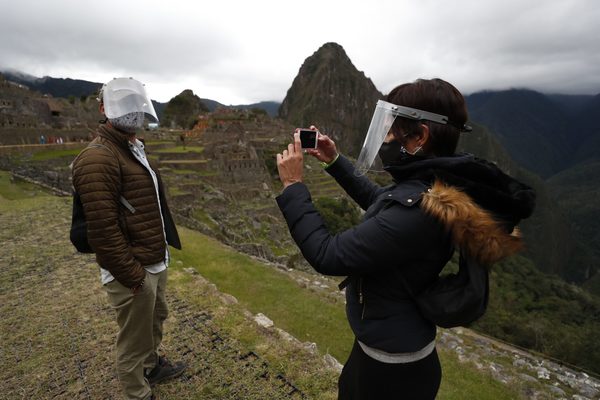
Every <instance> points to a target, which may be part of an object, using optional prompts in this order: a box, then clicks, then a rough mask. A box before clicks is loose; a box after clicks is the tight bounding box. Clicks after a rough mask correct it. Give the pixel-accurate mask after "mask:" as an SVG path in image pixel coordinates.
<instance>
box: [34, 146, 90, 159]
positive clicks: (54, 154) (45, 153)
mask: <svg viewBox="0 0 600 400" xmlns="http://www.w3.org/2000/svg"><path fill="white" fill-rule="evenodd" d="M81 150H82V149H66V150H64V149H61V150H58V149H57V150H42V151H40V152H38V153H35V154H34V155H33V156H32V157H31V160H32V161H48V160H53V159H56V158H62V157H73V158H75V157H76V156H77V154H79V153H80V152H81Z"/></svg>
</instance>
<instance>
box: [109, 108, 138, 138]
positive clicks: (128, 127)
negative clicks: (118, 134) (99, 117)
mask: <svg viewBox="0 0 600 400" xmlns="http://www.w3.org/2000/svg"><path fill="white" fill-rule="evenodd" d="M108 121H109V122H110V124H111V125H112V126H114V127H115V128H116V129H118V130H120V131H124V132H129V133H135V131H136V130H138V129H141V128H142V127H143V126H144V113H143V112H132V113H129V114H125V115H123V116H121V117H117V118H109V119H108Z"/></svg>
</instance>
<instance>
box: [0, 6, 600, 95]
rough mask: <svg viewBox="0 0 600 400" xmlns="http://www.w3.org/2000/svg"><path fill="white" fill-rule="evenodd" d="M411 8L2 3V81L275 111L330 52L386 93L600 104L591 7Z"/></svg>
mask: <svg viewBox="0 0 600 400" xmlns="http://www.w3.org/2000/svg"><path fill="white" fill-rule="evenodd" d="M163 3H164V4H163ZM251 3H252V4H251ZM411 3H412V2H397V1H391V0H380V1H374V2H370V3H368V4H367V3H365V2H361V1H358V0H346V1H331V2H322V1H317V0H306V1H304V2H303V3H302V6H303V7H298V4H297V3H289V4H288V3H287V2H285V3H283V2H280V1H279V2H278V1H274V0H264V1H261V2H243V1H235V0H230V1H229V2H221V3H218V4H217V3H216V2H215V4H210V3H206V2H193V3H191V2H186V1H183V0H172V1H170V2H168V4H166V3H165V2H142V1H128V2H117V1H116V0H105V1H104V2H83V1H75V0H60V1H59V0H57V1H53V2H44V1H34V0H21V1H19V2H14V1H9V0H0V9H1V10H2V12H1V13H0V68H14V69H18V70H21V71H23V72H27V73H31V74H34V75H51V76H56V77H67V76H68V77H72V78H79V79H89V80H96V81H105V80H108V79H110V78H112V77H113V76H123V75H125V76H136V77H139V78H140V79H142V80H144V81H146V82H148V83H149V88H150V91H151V93H156V97H157V98H159V100H161V101H166V100H168V99H169V98H170V97H172V96H174V95H176V94H177V93H179V92H180V91H181V90H183V89H185V88H191V89H193V90H194V91H195V92H197V93H198V94H199V95H200V96H202V97H211V98H214V99H216V100H219V101H221V102H225V103H239V102H253V101H260V100H282V99H283V97H284V96H285V93H286V91H287V89H288V88H289V86H290V85H291V83H292V80H293V78H294V76H295V74H296V73H297V72H298V68H299V67H300V65H301V63H302V61H303V60H304V59H305V58H306V57H308V56H309V55H311V54H312V53H313V52H314V51H315V50H316V49H317V48H318V47H319V46H320V45H322V44H323V43H325V42H327V41H336V42H338V43H340V44H341V45H342V46H344V48H345V49H346V51H347V52H348V55H349V56H350V58H351V59H352V61H353V62H354V63H355V65H356V66H357V68H359V69H361V70H363V71H364V72H365V74H366V75H367V76H369V77H371V78H372V79H373V81H374V83H375V84H376V85H377V87H378V88H379V89H380V90H381V91H383V92H387V91H389V90H390V89H391V88H393V87H394V86H395V85H397V84H399V83H401V82H405V81H410V80H414V79H416V78H418V77H431V76H439V77H442V78H445V79H448V80H449V81H451V82H453V83H454V84H455V85H456V86H457V87H459V89H461V90H463V91H465V92H473V91H477V90H482V89H504V88H510V87H528V88H532V89H535V90H539V91H543V92H561V93H582V94H583V93H585V94H596V93H599V92H600V69H599V68H598V67H597V66H598V65H599V61H600V47H599V45H598V44H597V43H596V42H597V38H598V37H599V36H600V35H599V33H600V24H598V23H597V21H600V3H598V2H597V1H594V0H562V1H560V2H548V1H543V0H533V1H528V2H523V1H517V0H503V1H500V0H497V1H485V2H484V1H475V0H462V1H456V2H442V1H433V0H423V1H420V2H419V3H418V4H417V3H414V4H411Z"/></svg>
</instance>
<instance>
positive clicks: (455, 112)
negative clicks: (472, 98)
mask: <svg viewBox="0 0 600 400" xmlns="http://www.w3.org/2000/svg"><path fill="white" fill-rule="evenodd" d="M386 101H388V102H390V103H393V104H396V105H399V106H404V107H412V108H417V109H419V110H423V111H429V112H432V113H436V114H441V115H445V116H447V117H448V122H449V123H448V124H446V125H444V124H439V123H435V122H429V121H414V120H411V119H408V118H396V120H395V121H394V125H392V133H393V134H394V136H396V139H397V140H398V141H400V143H404V141H405V137H410V136H418V135H419V134H420V132H421V124H427V126H428V127H429V136H430V137H429V141H428V143H427V146H426V148H424V150H425V151H426V152H427V153H432V154H434V155H435V156H438V157H441V156H451V155H453V154H454V152H455V151H456V146H457V144H458V139H459V136H460V131H461V127H463V126H464V125H465V123H466V122H467V118H468V116H467V107H466V104H465V99H464V97H463V96H462V94H461V93H460V92H459V91H458V89H456V88H455V87H454V86H452V85H451V84H450V83H448V82H446V81H444V80H442V79H437V78H436V79H418V80H416V81H415V82H413V83H405V84H403V85H400V86H397V87H396V88H394V89H393V90H392V91H391V92H390V93H389V94H388V95H387V98H386Z"/></svg>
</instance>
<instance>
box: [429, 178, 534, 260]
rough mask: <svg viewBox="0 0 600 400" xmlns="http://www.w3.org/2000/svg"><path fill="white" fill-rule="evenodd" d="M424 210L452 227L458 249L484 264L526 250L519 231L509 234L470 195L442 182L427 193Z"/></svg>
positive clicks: (449, 228) (450, 228)
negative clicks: (523, 248)
mask: <svg viewBox="0 0 600 400" xmlns="http://www.w3.org/2000/svg"><path fill="white" fill-rule="evenodd" d="M421 208H422V209H423V210H424V211H425V212H426V213H427V214H429V215H431V216H433V217H434V218H436V219H437V220H439V221H440V222H442V223H443V224H444V226H446V227H447V228H448V230H449V231H450V233H451V234H452V238H453V241H454V243H455V245H456V246H457V247H459V248H460V249H461V250H463V251H465V252H466V254H468V255H470V256H471V257H474V258H475V259H476V260H477V261H478V262H480V263H482V264H483V265H492V264H493V263H495V262H497V261H499V260H501V259H503V258H505V257H507V256H509V255H511V254H514V253H516V252H518V251H519V250H521V249H522V247H523V244H522V241H521V239H520V237H519V232H518V230H517V229H515V230H514V231H513V233H512V234H509V233H507V232H506V230H505V229H503V227H502V226H501V225H500V224H499V223H498V222H497V221H495V220H494V218H493V217H492V215H491V214H490V213H488V212H487V211H485V210H483V209H482V208H480V207H479V206H478V205H477V204H475V202H474V201H473V200H472V199H471V198H470V197H469V196H468V195H467V194H465V193H463V192H461V191H460V190H458V189H457V188H455V187H453V186H447V185H445V184H444V183H442V182H440V181H436V182H435V183H434V184H433V187H432V188H431V189H430V190H429V191H427V192H425V193H424V194H423V200H422V203H421Z"/></svg>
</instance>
